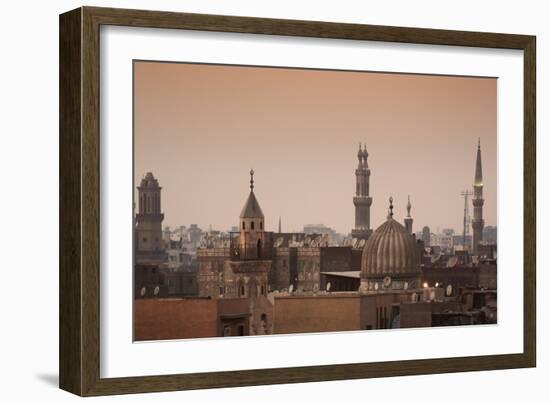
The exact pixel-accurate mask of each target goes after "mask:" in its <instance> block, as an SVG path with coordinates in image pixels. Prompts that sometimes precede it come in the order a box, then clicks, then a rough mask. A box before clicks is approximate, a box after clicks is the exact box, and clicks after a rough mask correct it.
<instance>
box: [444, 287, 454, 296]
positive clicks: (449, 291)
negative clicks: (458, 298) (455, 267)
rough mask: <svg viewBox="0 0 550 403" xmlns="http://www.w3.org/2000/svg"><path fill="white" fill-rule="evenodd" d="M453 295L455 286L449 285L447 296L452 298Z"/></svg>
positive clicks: (446, 290)
mask: <svg viewBox="0 0 550 403" xmlns="http://www.w3.org/2000/svg"><path fill="white" fill-rule="evenodd" d="M452 294H453V286H452V285H450V284H449V285H448V286H447V288H446V289H445V295H446V296H447V297H450V296H451V295H452Z"/></svg>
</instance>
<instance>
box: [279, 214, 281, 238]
mask: <svg viewBox="0 0 550 403" xmlns="http://www.w3.org/2000/svg"><path fill="white" fill-rule="evenodd" d="M280 233H281V216H279V234H280Z"/></svg>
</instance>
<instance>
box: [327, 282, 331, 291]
mask: <svg viewBox="0 0 550 403" xmlns="http://www.w3.org/2000/svg"><path fill="white" fill-rule="evenodd" d="M330 286H331V284H330V281H329V282H328V283H327V286H326V290H327V291H330Z"/></svg>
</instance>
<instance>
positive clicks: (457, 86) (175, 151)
mask: <svg viewBox="0 0 550 403" xmlns="http://www.w3.org/2000/svg"><path fill="white" fill-rule="evenodd" d="M134 68H135V70H134V73H135V184H136V185H137V184H138V183H139V181H140V179H141V178H142V176H143V175H144V174H145V173H146V172H149V171H151V172H153V173H154V175H155V177H156V178H157V179H158V180H159V182H160V185H161V186H162V187H163V190H162V210H163V212H164V213H165V220H164V223H163V224H164V225H169V226H177V225H188V224H190V223H196V224H198V225H199V226H201V227H203V228H208V226H209V225H212V227H213V228H216V229H221V230H228V229H230V228H231V227H232V226H235V225H237V224H238V215H239V213H240V211H241V209H242V207H243V204H244V203H245V200H246V198H247V196H248V192H249V171H250V169H251V168H253V169H254V171H255V189H254V190H255V193H256V196H257V198H258V200H259V202H260V204H261V206H262V210H263V212H264V214H265V220H266V229H267V230H271V231H276V230H277V224H278V220H279V216H280V217H281V219H282V227H283V231H285V232H286V231H298V230H301V229H302V228H303V226H304V225H305V224H310V223H323V224H325V225H327V226H329V227H332V228H334V229H335V230H336V231H338V232H340V233H343V234H347V233H349V232H350V231H351V229H352V228H353V225H354V207H353V203H352V198H353V196H354V193H355V174H354V173H355V169H356V167H357V156H356V155H357V150H358V147H359V143H362V144H366V147H367V150H368V153H369V157H368V163H369V167H370V169H371V178H370V195H371V196H372V197H373V203H372V207H371V223H372V228H373V229H376V228H377V227H378V226H379V225H380V224H381V223H382V222H383V221H384V220H385V218H386V215H387V209H388V198H389V196H390V195H391V196H393V198H394V205H395V208H394V213H395V218H396V219H398V220H399V221H402V218H403V217H404V216H405V215H406V209H405V205H406V203H407V196H408V195H410V197H411V202H412V211H411V213H412V216H413V217H414V230H415V231H418V230H420V229H421V227H422V226H424V225H428V226H430V227H431V228H432V231H435V230H437V228H445V227H449V228H454V229H455V231H457V232H458V233H460V232H461V231H462V219H463V208H464V201H463V199H462V197H461V196H460V192H461V191H462V190H466V189H471V187H472V183H473V179H474V168H475V157H476V150H477V141H478V138H480V139H481V149H482V155H483V179H484V197H485V207H484V215H485V224H486V226H487V225H495V224H496V213H497V209H496V205H497V204H496V184H497V177H496V168H497V166H496V161H497V159H496V152H497V151H496V144H497V134H496V90H497V80H496V79H492V78H465V77H446V76H423V75H405V74H382V73H366V72H336V71H312V70H300V69H281V68H257V67H241V66H213V65H198V64H175V63H156V62H136V63H135V65H134ZM471 212H472V206H471V203H470V213H471Z"/></svg>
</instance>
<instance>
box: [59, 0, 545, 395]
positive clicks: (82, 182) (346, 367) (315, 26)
mask: <svg viewBox="0 0 550 403" xmlns="http://www.w3.org/2000/svg"><path fill="white" fill-rule="evenodd" d="M102 25H120V26H132V27H154V28H171V29H184V30H202V31H216V32H233V33H252V34H269V35H285V36H301V37H316V38H334V39H350V40H357V41H364V40H369V41H381V42H401V43H414V44H433V45H451V46H468V47H480V48H499V49H519V50H523V52H524V56H523V60H524V77H523V82H524V99H523V105H524V134H523V135H524V150H523V153H524V154H523V158H524V189H523V190H524V245H523V250H524V257H523V258H524V267H523V277H524V290H523V292H524V308H523V309H524V328H523V336H524V338H523V340H524V349H523V353H521V354H504V355H491V356H468V357H456V358H441V359H421V360H408V361H392V362H375V363H359V364H356V363H354V364H342V365H323V366H308V367H292V368H277V369H256V370H243V371H230V372H211V373H193V374H180V375H178V374H174V375H158V376H140V377H128V378H101V377H100V354H99V352H100V336H99V335H100V315H99V311H100V309H99V301H100V299H99V292H100V281H99V245H100V236H101V234H100V230H99V228H100V226H99V220H100V214H99V204H100V197H99V193H100V171H99V159H100V147H99V130H100V128H99V111H100V101H99V99H100V97H99V71H100V65H99V51H100V49H99V43H100V41H99V35H100V26H102ZM535 46H536V45H535V37H534V36H527V35H510V34H497V33H483V32H461V31H447V30H436V29H419V28H402V27H389V26H374V25H356V24H340V23H329V22H314V21H296V20H276V19H265V18H250V17H230V16H219V15H201V14H185V13H171V12H158V11H142V10H122V9H109V8H95V7H82V8H79V9H76V10H73V11H70V12H67V13H65V14H62V15H61V16H60V88H59V90H60V195H59V196H60V255H59V257H60V275H59V279H60V280H59V281H60V294H59V299H60V301H59V302H60V308H59V309H60V316H59V319H60V344H59V354H60V356H59V361H60V387H61V388H62V389H64V390H66V391H69V392H72V393H75V394H77V395H81V396H94V395H110V394H121V393H140V392H160V391H171V390H186V389H200V388H217V387H234V386H247V385H262V384H280V383H296V382H314V381H328V380H342V379H358V378H371V377H372V378H374V377H387V376H402V375H418V374H431V373H448V372H459V371H481V370H496V369H508V368H523V367H533V366H535V365H536V294H535V292H536V287H535V284H536V280H535V268H536V261H535V255H536V246H535V244H536V217H535V214H536V213H535V208H536V160H535V158H536V157H535V154H536V151H535V121H536V119H535V113H536V104H535V102H536V94H535V91H536V85H535V83H536V78H535V74H536V73H535V61H536V50H535V49H536V48H535Z"/></svg>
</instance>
